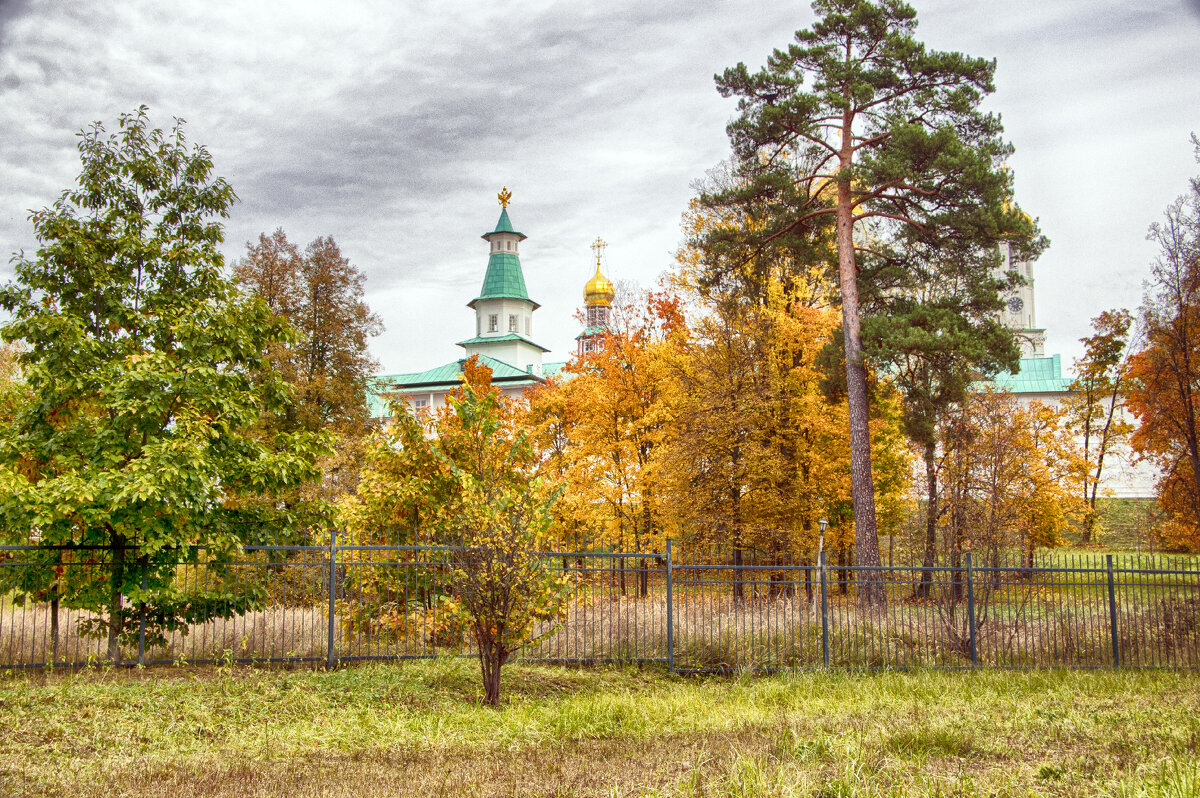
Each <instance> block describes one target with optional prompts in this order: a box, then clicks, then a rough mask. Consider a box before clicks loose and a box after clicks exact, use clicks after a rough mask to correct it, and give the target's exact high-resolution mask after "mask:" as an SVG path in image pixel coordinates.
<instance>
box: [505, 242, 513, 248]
mask: <svg viewBox="0 0 1200 798" xmlns="http://www.w3.org/2000/svg"><path fill="white" fill-rule="evenodd" d="M504 248H505V249H512V242H511V241H505V242H504Z"/></svg>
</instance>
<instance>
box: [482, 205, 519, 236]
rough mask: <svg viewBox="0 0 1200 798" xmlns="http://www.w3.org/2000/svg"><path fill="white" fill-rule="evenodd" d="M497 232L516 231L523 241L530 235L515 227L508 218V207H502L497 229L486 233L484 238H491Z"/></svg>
mask: <svg viewBox="0 0 1200 798" xmlns="http://www.w3.org/2000/svg"><path fill="white" fill-rule="evenodd" d="M496 233H515V234H516V235H519V236H520V237H521V240H522V241H523V240H525V239H526V238H528V236H527V235H525V234H524V233H518V232H517V231H516V230H514V229H513V226H512V222H510V221H509V220H508V208H502V209H501V210H500V218H499V219H498V220H497V221H496V229H495V230H493V231H492V232H490V233H484V234H483V238H490V237H491V236H493V235H495V234H496Z"/></svg>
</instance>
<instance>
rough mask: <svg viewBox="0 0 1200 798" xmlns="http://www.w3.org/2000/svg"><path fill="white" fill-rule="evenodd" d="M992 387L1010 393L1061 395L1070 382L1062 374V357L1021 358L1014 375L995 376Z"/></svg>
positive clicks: (1002, 374)
mask: <svg viewBox="0 0 1200 798" xmlns="http://www.w3.org/2000/svg"><path fill="white" fill-rule="evenodd" d="M991 383H992V385H994V386H995V387H997V388H999V389H1000V390H1003V391H1011V392H1012V393H1061V392H1062V391H1065V390H1067V387H1068V386H1069V385H1070V384H1071V380H1070V379H1069V378H1067V377H1064V376H1063V374H1062V355H1051V356H1050V357H1023V358H1021V365H1020V368H1018V369H1017V373H1016V374H1009V373H1007V372H1004V373H1001V374H997V375H996V376H995V377H993V378H992V380H991Z"/></svg>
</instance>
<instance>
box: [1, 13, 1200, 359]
mask: <svg viewBox="0 0 1200 798" xmlns="http://www.w3.org/2000/svg"><path fill="white" fill-rule="evenodd" d="M1196 3H1197V0H1191V2H1190V4H1189V5H1188V6H1187V7H1181V6H1180V5H1178V4H1175V3H1174V2H1159V3H1155V4H1149V5H1142V6H1128V5H1127V4H1125V3H1122V2H1118V0H1101V2H1085V0H1063V1H1062V2H1057V3H1045V2H1040V1H1038V2H1035V0H1016V2H1014V3H1006V4H997V3H986V4H984V3H961V2H957V1H956V0H926V2H920V0H918V2H917V8H918V11H919V12H920V15H921V26H920V28H919V29H918V35H919V36H920V37H921V38H923V39H924V40H926V41H927V42H928V43H929V45H930V46H931V47H936V48H938V49H953V50H962V51H964V52H967V53H970V54H972V55H982V56H988V57H996V58H998V61H999V70H998V77H997V83H998V91H997V93H996V95H995V96H994V97H993V98H992V99H991V100H989V103H990V107H991V108H993V110H996V111H998V112H1001V113H1002V114H1003V116H1004V119H1005V122H1006V126H1007V130H1008V135H1009V136H1010V138H1011V139H1012V140H1013V141H1014V143H1015V144H1016V147H1017V154H1016V155H1015V156H1014V159H1013V166H1014V168H1015V170H1016V173H1017V187H1018V199H1019V200H1020V201H1021V203H1022V205H1023V206H1024V207H1026V208H1028V209H1029V210H1030V212H1032V213H1034V214H1035V215H1037V216H1038V217H1040V218H1041V219H1042V223H1043V225H1044V226H1045V227H1046V229H1047V231H1048V232H1049V233H1050V235H1051V237H1052V238H1053V240H1054V246H1053V247H1052V249H1051V250H1050V252H1048V253H1047V255H1046V256H1045V257H1044V258H1043V262H1042V263H1041V264H1040V265H1039V267H1038V269H1039V271H1038V283H1037V290H1038V314H1039V320H1040V321H1041V322H1042V323H1043V324H1044V325H1045V326H1047V327H1048V328H1049V335H1050V341H1051V348H1052V349H1055V350H1057V351H1064V352H1066V354H1067V356H1068V360H1069V359H1070V356H1071V354H1072V352H1073V350H1072V347H1075V351H1077V346H1076V344H1075V339H1077V338H1078V337H1079V336H1080V335H1082V334H1085V333H1086V328H1087V320H1088V318H1090V317H1091V316H1094V315H1095V314H1096V313H1098V312H1099V311H1100V310H1102V309H1105V308H1107V307H1112V306H1114V305H1118V304H1121V305H1126V306H1129V305H1135V304H1136V303H1137V301H1138V296H1137V294H1138V285H1139V284H1140V279H1141V278H1140V275H1141V274H1142V273H1144V270H1145V266H1146V263H1147V262H1148V260H1149V257H1150V256H1151V254H1152V253H1150V252H1149V251H1148V250H1147V245H1146V243H1145V241H1144V230H1145V226H1146V224H1147V223H1148V222H1149V221H1151V220H1153V219H1154V218H1156V217H1157V215H1158V214H1159V213H1160V212H1161V209H1162V206H1163V205H1165V203H1166V202H1167V201H1169V200H1170V198H1172V197H1173V196H1174V195H1175V194H1177V193H1178V192H1179V191H1181V190H1182V188H1183V186H1184V182H1183V181H1184V178H1185V177H1186V175H1188V174H1192V173H1194V172H1195V167H1194V165H1193V164H1192V162H1191V157H1190V149H1189V148H1188V146H1187V133H1188V131H1189V130H1190V129H1193V128H1196V127H1198V125H1197V123H1196V122H1195V119H1194V117H1191V118H1189V117H1188V114H1189V111H1188V110H1187V109H1194V108H1196V107H1200V79H1198V78H1197V76H1196V75H1194V74H1193V72H1194V70H1193V69H1192V67H1191V60H1192V54H1193V53H1194V50H1195V38H1196V31H1197V26H1196V24H1195V21H1194V19H1193V18H1192V16H1191V15H1190V14H1189V13H1188V10H1187V9H1191V10H1196ZM810 18H811V15H810V14H809V13H808V12H807V11H805V10H804V9H802V8H801V9H799V10H797V9H794V8H790V7H786V8H785V7H780V4H777V3H774V2H767V0H730V1H728V2H722V1H721V0H699V1H698V2H685V1H684V0H671V1H670V2H661V3H643V2H637V1H636V0H614V1H613V2H609V3H605V4H586V5H579V6H574V7H573V6H567V5H565V4H544V3H532V2H530V3H524V2H513V3H509V4H505V5H503V6H495V5H492V4H486V3H484V2H482V0H477V1H476V2H464V3H456V4H453V5H449V4H436V7H435V6H434V4H430V5H429V6H424V7H423V6H413V7H407V6H404V7H402V6H401V5H374V4H358V3H348V4H342V5H341V6H339V7H338V8H337V9H336V10H334V9H332V8H330V7H327V6H325V5H324V4H318V3H311V4H291V3H289V4H283V3H266V4H253V5H245V4H235V3H230V2H213V3H207V4H194V5H162V4H156V3H151V2H148V0H143V1H142V2H130V3H125V4H121V5H119V6H107V7H106V6H101V5H96V4H61V3H50V2H40V3H39V2H11V1H9V2H3V3H0V41H2V42H4V47H3V48H0V141H3V142H4V146H3V148H2V149H0V250H4V251H6V252H8V251H13V250H16V249H18V248H26V249H29V248H30V247H31V245H32V243H33V242H32V233H31V230H30V228H29V225H28V222H27V221H26V220H25V215H26V212H25V209H26V208H30V207H39V206H41V205H45V204H47V203H49V202H51V201H52V200H53V199H54V197H55V196H56V195H57V194H58V192H59V191H61V190H62V189H63V188H64V187H66V186H67V185H69V184H70V183H71V181H72V180H73V176H74V174H75V172H76V170H77V168H78V163H77V158H76V155H75V152H74V147H75V139H74V137H73V133H74V132H75V131H77V130H78V129H80V128H81V127H84V126H85V125H86V124H88V123H89V122H90V121H93V120H101V119H102V120H107V121H108V122H110V123H111V122H112V121H114V120H115V118H116V116H117V115H118V114H119V113H121V112H122V111H127V110H130V109H132V108H133V107H135V106H136V105H138V104H139V103H142V102H146V103H148V104H149V105H151V112H152V115H153V118H154V120H155V122H156V123H157V124H159V125H168V124H170V117H171V116H181V117H184V118H186V119H187V120H188V126H187V129H188V132H189V135H190V137H191V138H192V139H193V140H195V141H199V142H203V143H205V144H206V145H207V146H208V147H209V148H210V150H211V152H212V153H213V156H214V158H215V160H216V163H217V168H218V172H219V173H221V174H223V175H225V176H226V177H227V178H228V179H229V180H230V181H231V182H232V183H233V185H234V187H235V188H236V190H237V192H238V194H239V196H240V197H241V202H240V204H239V205H238V206H237V208H236V209H235V211H234V215H233V217H232V218H231V219H230V221H229V224H228V228H227V230H228V246H227V247H226V251H227V253H228V255H229V256H230V257H237V256H238V255H239V254H240V253H241V252H242V251H244V250H243V248H242V242H244V241H246V240H249V239H253V238H255V237H256V236H257V234H258V233H259V232H261V231H269V230H273V229H275V228H276V227H280V226H282V227H283V228H284V229H286V230H287V231H288V233H289V235H290V236H291V237H292V238H293V240H295V241H297V242H299V243H304V242H307V241H309V240H311V239H312V238H314V237H316V236H317V235H324V234H332V235H334V236H335V237H336V238H337V240H338V242H339V244H340V245H341V247H342V250H343V252H345V253H347V255H348V256H349V257H350V258H351V259H352V260H353V261H354V262H355V263H356V264H358V265H359V266H360V267H362V268H363V269H364V270H365V271H366V272H367V274H368V278H369V280H368V292H369V296H368V298H369V300H370V301H371V302H372V304H373V305H375V306H376V307H377V308H378V309H379V310H380V311H381V312H382V313H383V315H384V319H385V323H386V324H387V326H388V332H387V334H386V335H385V336H384V337H383V338H382V339H380V340H379V342H378V356H379V358H380V359H381V361H382V362H383V363H384V366H385V368H388V369H390V370H395V371H399V370H403V369H407V368H410V367H411V368H418V367H423V366H425V365H429V364H430V363H432V362H436V361H438V360H441V359H449V358H450V357H453V356H454V355H455V354H456V352H457V350H456V349H455V347H454V346H453V342H454V341H456V340H460V339H461V338H463V337H465V336H466V333H467V332H468V331H469V328H470V326H471V321H470V315H469V312H468V311H466V310H465V309H463V308H462V305H463V304H464V303H465V302H466V301H468V300H469V299H470V298H471V297H472V296H473V295H474V291H475V290H477V289H478V283H479V281H480V280H481V278H482V271H483V265H484V263H485V262H486V254H485V250H484V249H483V244H482V242H480V241H479V239H478V236H479V234H480V233H482V232H483V231H484V230H486V229H489V228H490V226H491V225H492V224H493V223H494V221H495V216H496V214H497V213H498V208H497V206H496V204H495V200H494V195H495V192H496V191H497V190H498V189H499V187H500V186H501V185H502V184H507V185H509V186H510V187H511V188H512V189H513V190H514V192H515V199H514V202H513V206H512V208H511V213H512V216H513V221H514V223H515V224H516V225H517V226H518V227H519V228H521V229H523V230H524V232H526V233H527V234H529V235H530V239H529V240H528V241H527V242H525V244H524V245H523V260H524V264H525V270H526V279H527V283H528V284H529V287H530V291H531V292H532V293H533V294H534V295H535V298H537V299H538V300H539V301H540V302H542V304H543V308H542V310H540V311H539V313H538V318H537V319H536V320H535V324H536V325H537V327H536V332H537V335H536V336H535V337H537V338H538V339H539V340H541V341H542V342H544V343H545V344H546V345H548V346H550V347H551V348H553V349H554V350H556V354H557V355H559V356H563V355H564V354H565V350H567V349H568V348H569V346H570V344H571V340H572V338H573V336H574V335H575V334H576V332H577V330H576V329H575V322H574V321H573V319H572V311H573V310H574V308H575V306H576V305H577V304H578V302H579V291H580V289H581V286H582V283H583V281H585V280H586V279H587V277H588V276H589V271H588V270H589V269H590V252H589V251H588V249H587V244H588V242H589V241H590V240H591V239H593V238H594V237H595V236H597V235H603V236H604V237H605V239H607V240H608V241H609V242H610V244H611V246H610V249H609V263H610V270H611V271H612V275H611V276H612V277H613V278H614V279H633V280H638V281H640V282H642V283H643V284H648V283H650V282H651V281H652V280H653V279H654V277H655V275H657V273H658V272H659V271H661V270H662V269H663V268H664V267H665V266H667V265H669V263H670V257H671V252H672V251H673V250H674V248H675V247H676V246H677V245H678V243H679V240H680V233H679V226H678V223H679V217H680V214H681V212H682V211H683V210H684V208H685V207H686V203H687V200H688V198H689V196H690V194H691V192H690V190H689V188H688V186H689V183H690V182H691V180H692V179H693V178H695V177H697V176H699V175H701V174H702V173H703V172H704V171H705V170H706V169H707V168H709V167H710V166H712V165H713V164H714V163H716V162H717V161H718V160H720V159H721V158H723V157H725V156H726V154H727V149H728V146H727V142H726V141H725V137H724V125H725V123H726V122H727V121H728V119H729V117H730V116H731V115H732V113H733V103H732V101H729V100H724V99H722V98H720V97H719V96H718V95H717V94H716V92H715V91H714V89H713V84H712V76H713V73H715V72H719V71H721V70H722V69H724V68H725V67H727V66H729V65H731V64H734V63H736V62H737V61H745V62H746V63H747V64H749V65H751V66H756V65H760V64H762V63H763V62H764V61H765V59H766V57H767V56H768V54H769V53H770V52H771V50H772V49H773V48H776V47H782V46H785V45H786V44H787V43H788V42H789V41H790V40H791V36H792V32H793V31H794V30H795V29H797V28H800V27H803V26H805V25H806V24H807V22H808V21H809V20H810ZM1150 153H1154V157H1149V154H1150ZM2 261H3V259H2V258H0V262H2ZM0 272H3V273H7V267H3V266H0ZM1081 285H1084V286H1085V288H1084V290H1082V291H1081V290H1080V286H1081Z"/></svg>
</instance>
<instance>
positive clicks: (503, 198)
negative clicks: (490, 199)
mask: <svg viewBox="0 0 1200 798" xmlns="http://www.w3.org/2000/svg"><path fill="white" fill-rule="evenodd" d="M496 199H498V200H500V207H501V208H507V207H508V201H509V200H510V199H512V192H511V191H509V190H508V186H503V187H501V189H500V193H499V194H497V195H496Z"/></svg>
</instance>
